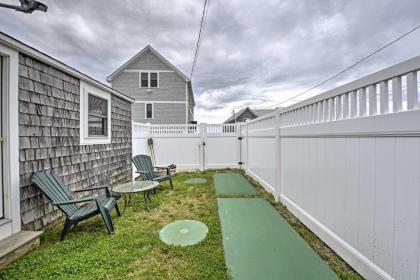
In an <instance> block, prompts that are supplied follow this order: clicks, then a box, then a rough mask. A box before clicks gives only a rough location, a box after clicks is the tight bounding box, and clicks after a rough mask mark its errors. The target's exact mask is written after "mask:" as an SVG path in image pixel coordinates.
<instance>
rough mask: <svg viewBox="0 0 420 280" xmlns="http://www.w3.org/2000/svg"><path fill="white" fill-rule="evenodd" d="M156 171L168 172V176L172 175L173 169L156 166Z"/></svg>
mask: <svg viewBox="0 0 420 280" xmlns="http://www.w3.org/2000/svg"><path fill="white" fill-rule="evenodd" d="M155 169H160V170H166V175H171V168H170V167H169V166H155Z"/></svg>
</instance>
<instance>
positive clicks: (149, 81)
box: [140, 72, 159, 88]
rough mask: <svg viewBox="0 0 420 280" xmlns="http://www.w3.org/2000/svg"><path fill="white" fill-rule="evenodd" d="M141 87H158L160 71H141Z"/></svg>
mask: <svg viewBox="0 0 420 280" xmlns="http://www.w3.org/2000/svg"><path fill="white" fill-rule="evenodd" d="M140 87H141V88H158V87H159V73H158V72H141V73H140Z"/></svg>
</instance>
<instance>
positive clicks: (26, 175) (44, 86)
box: [19, 55, 132, 230]
mask: <svg viewBox="0 0 420 280" xmlns="http://www.w3.org/2000/svg"><path fill="white" fill-rule="evenodd" d="M19 63H20V64H19V162H20V166H19V172H20V192H21V195H20V199H21V217H22V226H23V228H24V229H26V230H37V229H41V228H43V227H44V226H46V225H47V224H49V223H51V222H53V221H54V220H56V219H57V218H59V217H60V216H61V212H60V211H59V210H58V209H56V208H55V207H53V206H52V205H51V204H49V203H48V201H47V200H46V199H45V198H44V197H42V195H41V194H40V192H39V190H38V189H37V188H36V187H34V186H32V184H31V176H32V173H33V172H34V171H39V170H44V169H53V170H54V171H55V172H56V173H57V174H58V175H59V176H61V177H62V178H63V180H64V182H65V184H67V185H68V186H69V187H70V189H81V188H86V187H88V186H89V187H90V186H97V185H98V186H100V185H109V183H112V184H115V183H116V182H121V181H127V180H129V179H130V178H131V151H132V150H131V147H132V145H131V109H130V108H131V104H130V103H129V102H128V101H125V100H123V99H121V98H119V97H117V96H114V95H113V96H112V102H111V103H112V108H111V118H112V128H111V130H112V139H111V144H106V145H80V136H79V132H80V121H79V118H80V112H79V106H80V104H79V103H80V94H79V85H80V81H79V80H78V79H76V78H74V77H72V76H70V75H68V74H65V73H63V72H61V71H59V70H57V69H55V68H53V67H50V66H47V65H45V64H42V63H41V62H39V61H36V60H34V59H32V58H30V57H27V56H24V55H20V57H19Z"/></svg>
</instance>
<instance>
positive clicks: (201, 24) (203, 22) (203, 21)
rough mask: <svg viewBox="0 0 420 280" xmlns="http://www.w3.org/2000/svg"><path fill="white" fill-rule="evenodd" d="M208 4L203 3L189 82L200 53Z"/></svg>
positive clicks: (206, 0)
mask: <svg viewBox="0 0 420 280" xmlns="http://www.w3.org/2000/svg"><path fill="white" fill-rule="evenodd" d="M208 2H210V0H205V1H204V6H203V14H202V15H201V23H200V31H199V32H198V38H197V45H196V47H195V54H194V61H193V64H192V67H191V74H190V80H191V78H192V75H193V73H194V70H195V65H196V63H197V58H198V53H199V51H200V46H201V39H202V38H203V32H204V26H205V24H206V18H207V12H208Z"/></svg>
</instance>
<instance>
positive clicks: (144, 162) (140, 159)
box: [132, 155, 174, 189]
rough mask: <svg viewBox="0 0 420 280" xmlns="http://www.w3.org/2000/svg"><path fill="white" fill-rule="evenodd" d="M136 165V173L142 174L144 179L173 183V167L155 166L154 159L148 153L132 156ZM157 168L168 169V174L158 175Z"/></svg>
mask: <svg viewBox="0 0 420 280" xmlns="http://www.w3.org/2000/svg"><path fill="white" fill-rule="evenodd" d="M132 161H133V163H134V166H135V167H136V169H137V171H136V173H138V174H140V176H141V177H142V178H143V180H148V181H157V182H164V181H168V180H169V182H170V183H171V188H172V189H173V188H174V186H173V185H172V177H171V168H169V167H167V166H166V167H163V166H153V163H152V159H151V158H150V156H148V155H137V156H134V157H133V158H132ZM155 169H161V170H166V175H163V176H156V174H155Z"/></svg>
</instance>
